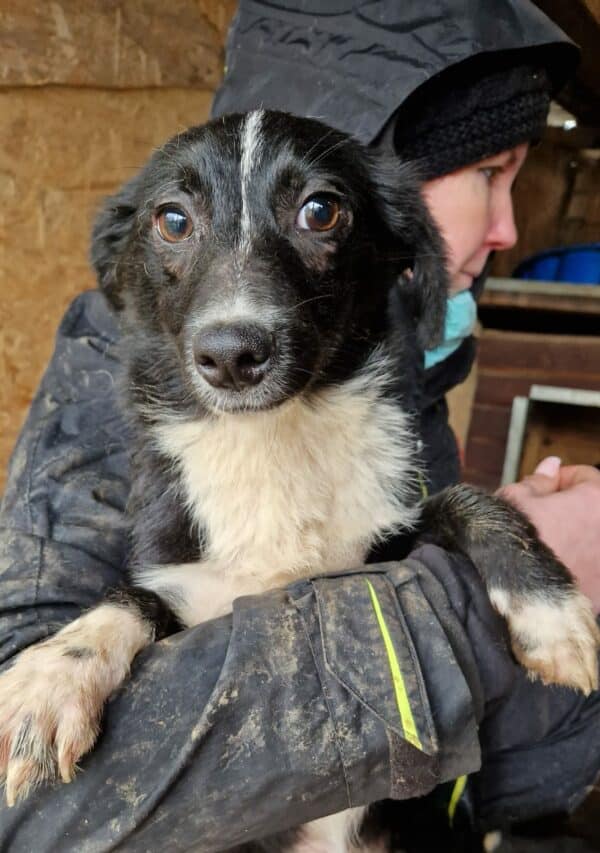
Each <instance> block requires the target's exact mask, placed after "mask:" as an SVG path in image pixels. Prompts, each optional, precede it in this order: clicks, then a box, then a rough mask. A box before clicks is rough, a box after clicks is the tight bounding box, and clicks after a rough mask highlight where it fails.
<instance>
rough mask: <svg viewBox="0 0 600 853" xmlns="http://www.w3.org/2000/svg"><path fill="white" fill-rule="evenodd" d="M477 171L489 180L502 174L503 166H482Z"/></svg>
mask: <svg viewBox="0 0 600 853" xmlns="http://www.w3.org/2000/svg"><path fill="white" fill-rule="evenodd" d="M479 171H480V172H481V174H482V175H483V176H484V178H485V179H486V181H488V182H491V181H493V180H494V178H495V177H496V176H497V175H501V174H502V171H503V168H502V166H482V167H481V168H480V169H479Z"/></svg>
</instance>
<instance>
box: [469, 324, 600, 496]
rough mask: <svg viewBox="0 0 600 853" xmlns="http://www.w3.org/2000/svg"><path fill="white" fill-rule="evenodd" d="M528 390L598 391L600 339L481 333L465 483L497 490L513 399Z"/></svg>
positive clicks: (575, 336) (599, 379)
mask: <svg viewBox="0 0 600 853" xmlns="http://www.w3.org/2000/svg"><path fill="white" fill-rule="evenodd" d="M532 385H558V386H564V387H567V388H586V389H590V390H600V337H592V336H579V335H558V334H557V335H547V334H544V335H539V334H535V333H529V332H505V331H499V330H493V329H487V330H484V331H483V333H482V335H481V338H480V344H479V361H478V381H477V389H476V392H475V400H474V405H473V411H472V416H471V424H470V429H469V437H468V441H467V449H466V460H465V469H464V478H465V480H467V481H468V482H471V483H475V484H476V485H479V486H482V487H483V488H485V489H488V490H491V491H493V490H494V489H496V488H497V487H498V486H499V485H500V479H501V476H502V467H503V464H504V454H505V450H506V438H507V434H508V426H509V423H510V415H511V408H512V401H513V397H516V396H524V397H527V396H528V394H529V390H530V388H531V386H532Z"/></svg>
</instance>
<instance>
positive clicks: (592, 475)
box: [559, 465, 600, 491]
mask: <svg viewBox="0 0 600 853" xmlns="http://www.w3.org/2000/svg"><path fill="white" fill-rule="evenodd" d="M579 483H597V484H598V485H599V486H600V471H598V469H597V468H595V467H594V466H593V465H563V467H562V468H561V469H560V472H559V489H560V490H561V491H564V490H565V489H571V488H573V486H577V485H578V484H579Z"/></svg>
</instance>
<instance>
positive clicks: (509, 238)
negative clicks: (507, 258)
mask: <svg viewBox="0 0 600 853" xmlns="http://www.w3.org/2000/svg"><path fill="white" fill-rule="evenodd" d="M518 236H519V235H518V233H517V226H516V225H515V216H514V211H513V201H512V195H511V194H510V192H508V191H504V192H502V193H501V194H499V197H498V198H496V199H495V200H494V203H493V205H492V210H491V217H490V227H489V230H488V234H487V243H488V245H489V247H490V249H496V250H497V251H502V250H503V249H512V247H513V246H514V245H515V243H516V242H517V237H518Z"/></svg>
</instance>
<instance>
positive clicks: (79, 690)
mask: <svg viewBox="0 0 600 853" xmlns="http://www.w3.org/2000/svg"><path fill="white" fill-rule="evenodd" d="M165 618H166V611H165V609H164V607H163V605H162V604H161V603H160V601H158V599H156V598H155V597H154V596H152V595H151V594H148V593H144V591H143V590H135V589H128V590H126V589H123V590H120V591H118V592H116V593H115V594H114V595H112V596H111V597H109V598H108V599H107V600H106V601H105V602H104V603H102V604H100V605H99V606H98V607H95V608H94V609H93V610H90V611H89V612H87V613H85V614H84V615H83V616H81V617H80V618H79V619H76V620H75V621H74V622H72V623H71V624H70V625H67V626H66V627H65V628H63V629H62V630H60V631H59V632H58V633H57V634H55V635H54V636H53V637H50V639H48V640H45V641H44V642H41V643H38V644H37V645H35V646H31V647H30V648H29V649H26V650H25V651H24V652H22V653H21V654H20V655H19V656H18V657H17V659H16V660H15V662H14V664H13V665H12V667H11V668H10V669H8V670H7V671H6V672H5V673H3V674H2V675H1V676H0V780H2V779H3V780H4V782H5V786H6V799H7V802H8V804H9V805H13V804H14V803H15V802H16V801H17V800H18V799H19V798H21V797H25V796H26V795H27V793H28V792H29V790H30V789H31V788H33V787H35V786H36V785H37V784H39V783H40V782H43V781H45V780H49V779H54V778H57V777H58V776H60V778H61V779H62V780H63V782H69V781H70V780H71V779H72V777H73V774H74V771H75V766H76V763H77V761H78V760H79V759H80V758H81V756H83V755H84V754H85V753H86V752H88V751H89V750H90V749H91V748H92V746H93V745H94V742H95V740H96V737H97V735H98V730H99V724H100V716H101V713H102V708H103V706H104V703H105V701H106V700H107V699H108V697H109V696H110V695H111V693H113V692H114V691H115V690H116V689H117V688H118V687H120V686H121V684H122V683H123V681H124V679H125V677H126V676H127V674H128V672H129V667H130V664H131V661H132V660H133V658H134V657H135V655H136V654H137V653H138V652H139V651H140V650H141V649H142V648H144V646H146V645H148V643H150V642H152V641H153V640H154V639H155V638H156V636H157V633H159V632H160V629H161V624H162V623H163V622H164V619H165Z"/></svg>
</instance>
